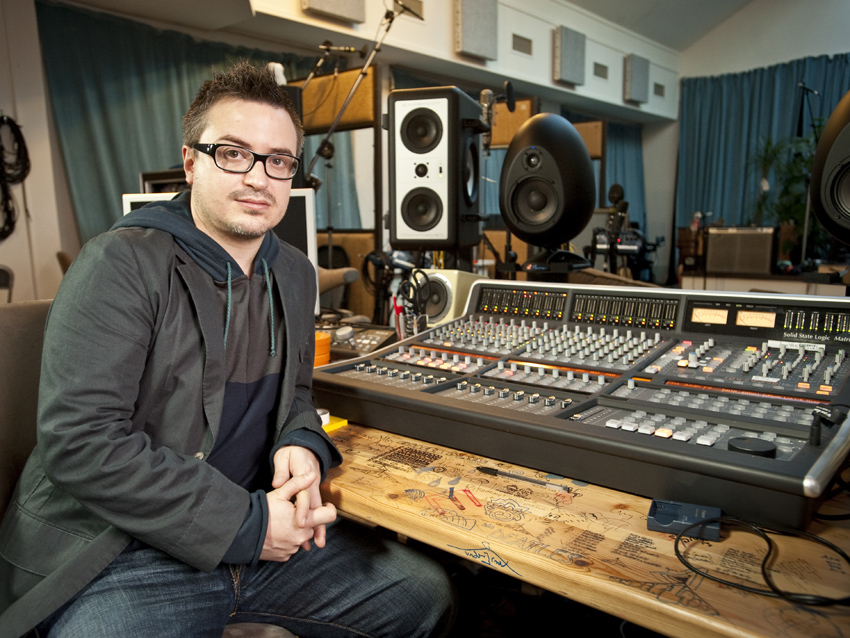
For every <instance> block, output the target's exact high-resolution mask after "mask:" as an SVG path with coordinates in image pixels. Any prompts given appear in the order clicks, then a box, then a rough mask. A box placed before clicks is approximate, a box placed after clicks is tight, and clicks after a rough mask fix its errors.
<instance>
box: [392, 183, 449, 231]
mask: <svg viewBox="0 0 850 638" xmlns="http://www.w3.org/2000/svg"><path fill="white" fill-rule="evenodd" d="M442 216H443V204H442V202H441V201H440V197H439V196H438V195H437V193H435V192H434V191H432V190H431V189H430V188H414V189H413V190H412V191H410V192H409V193H407V195H406V196H405V198H404V200H403V201H402V202H401V217H402V219H403V220H404V222H405V223H406V224H407V225H408V226H410V227H411V228H413V229H414V230H416V231H419V232H424V231H427V230H431V229H432V228H434V226H436V225H437V224H438V223H439V222H440V218H441V217H442Z"/></svg>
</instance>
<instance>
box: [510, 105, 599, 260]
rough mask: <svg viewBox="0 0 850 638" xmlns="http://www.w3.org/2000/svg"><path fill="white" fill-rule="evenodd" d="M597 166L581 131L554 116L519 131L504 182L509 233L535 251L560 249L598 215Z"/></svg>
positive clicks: (537, 118) (547, 115) (538, 119)
mask: <svg viewBox="0 0 850 638" xmlns="http://www.w3.org/2000/svg"><path fill="white" fill-rule="evenodd" d="M595 191H596V182H595V179H594V177H593V165H592V163H591V161H590V154H589V153H588V151H587V146H586V145H585V143H584V140H582V138H581V135H579V133H578V131H577V130H576V128H575V127H574V126H573V125H572V124H570V123H569V122H568V121H567V120H566V119H565V118H563V117H561V116H560V115H555V114H553V113H538V114H537V115H535V116H533V117H531V118H529V119H528V120H526V121H525V123H523V124H522V126H520V127H519V130H518V131H517V133H516V135H514V138H513V140H511V143H510V145H509V146H508V152H507V153H506V155H505V160H504V163H503V164H502V173H501V177H500V179H499V209H500V210H501V211H502V219H503V220H504V222H505V225H506V226H507V227H508V229H509V230H510V231H511V232H513V234H514V235H516V236H517V237H518V238H519V239H521V240H523V241H524V242H526V243H529V244H531V245H533V246H542V247H544V248H549V247H557V246H559V245H561V244H565V243H567V242H568V241H569V240H570V239H572V238H573V237H575V236H576V235H578V234H579V233H580V232H581V231H582V230H583V229H584V227H585V226H587V223H588V222H589V221H590V217H591V215H592V214H593V205H594V201H595V197H596V192H595Z"/></svg>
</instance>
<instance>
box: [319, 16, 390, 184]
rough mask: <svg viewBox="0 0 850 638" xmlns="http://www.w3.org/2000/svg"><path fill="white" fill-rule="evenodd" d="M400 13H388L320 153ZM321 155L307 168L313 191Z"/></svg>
mask: <svg viewBox="0 0 850 638" xmlns="http://www.w3.org/2000/svg"><path fill="white" fill-rule="evenodd" d="M398 15H399V14H398V13H395V12H393V11H387V13H386V15H385V16H384V21H383V23H382V24H381V26H382V27H384V32H383V33H382V34H381V36H380V37H379V38H378V39H377V40H376V41H375V46H374V47H372V50H371V51H370V52H369V56H368V57H367V58H366V62H365V63H364V64H363V68H362V69H361V70H360V73H359V74H358V75H357V78H356V79H355V80H354V84H352V86H351V90H350V91H349V92H348V96H347V97H346V98H345V102H343V103H342V106H341V107H340V109H339V113H337V116H336V119H334V121H333V122H332V123H331V125H330V128H329V129H328V132H327V133H326V134H325V137H324V138H323V139H322V141H321V143H320V144H319V151H321V150H322V148H324V146H325V144H327V143H328V141H329V140H330V137H331V135H333V133H334V131H335V130H336V127H337V126H338V125H339V122H340V120H341V119H342V116H343V114H345V109H347V108H348V105H349V104H350V103H351V100H352V99H353V98H354V94H355V93H356V92H357V87H359V86H360V83H361V82H362V81H363V78H364V77H365V76H366V73H367V72H368V70H369V67H370V66H371V65H372V60H374V59H375V56H376V55H377V54H378V51H380V49H381V44H383V42H384V38H386V37H387V34H388V33H389V32H390V27H392V25H393V20H395V19H396V17H397V16H398ZM319 155H320V153H319V152H317V153H316V154H315V155H314V156H313V159H312V161H311V162H310V165H309V166H308V167H307V172H306V175H307V178H306V179H307V183H308V184H309V185H310V187H311V188H312V189H313V190H318V189H319V187H320V186H321V185H322V182H321V180H319V178H318V177H316V176H315V175H314V174H313V169H314V168H315V166H316V162H318V161H319Z"/></svg>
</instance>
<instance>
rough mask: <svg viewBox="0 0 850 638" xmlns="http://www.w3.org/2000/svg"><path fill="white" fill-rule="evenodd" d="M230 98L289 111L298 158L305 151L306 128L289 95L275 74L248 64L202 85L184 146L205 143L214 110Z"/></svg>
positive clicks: (188, 119) (185, 131)
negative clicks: (210, 115) (209, 118)
mask: <svg viewBox="0 0 850 638" xmlns="http://www.w3.org/2000/svg"><path fill="white" fill-rule="evenodd" d="M226 98H235V99H239V100H248V101H249V102H260V103H261V104H269V105H270V106H273V107H275V108H279V109H283V110H285V111H286V112H287V113H289V116H290V117H291V118H292V123H293V124H295V132H296V134H297V135H298V148H297V149H296V153H295V154H296V155H300V154H301V149H302V148H303V147H304V127H303V126H302V124H301V118H300V117H298V112H297V111H296V110H295V106H294V105H293V103H292V100H291V99H290V98H289V95H288V94H287V93H286V91H285V90H284V89H282V88H281V87H280V86H279V85H278V83H277V81H276V80H275V77H274V73H273V72H272V71H271V70H269V69H268V68H267V67H261V68H258V67H255V66H253V65H251V64H250V63H248V62H246V61H244V60H243V61H240V62H237V63H236V64H234V65H233V66H232V67H231V68H230V69H229V70H228V71H227V72H225V73H215V74H214V75H213V79H212V80H207V81H206V82H204V83H203V85H201V88H200V90H199V91H198V94H197V95H196V96H195V99H194V100H193V101H192V104H191V106H189V110H188V111H186V115H184V116H183V144H185V145H186V146H189V147H191V146H192V145H193V144H197V143H199V142H200V141H201V139H200V137H201V133H203V131H204V129H205V128H206V127H207V114H208V113H209V110H210V108H211V107H212V106H213V105H214V104H215V103H216V102H218V101H219V100H222V99H226Z"/></svg>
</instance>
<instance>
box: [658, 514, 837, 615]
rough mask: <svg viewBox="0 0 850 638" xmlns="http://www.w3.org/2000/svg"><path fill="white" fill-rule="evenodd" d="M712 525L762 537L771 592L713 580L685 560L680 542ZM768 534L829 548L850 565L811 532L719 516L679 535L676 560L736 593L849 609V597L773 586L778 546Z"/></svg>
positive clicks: (763, 568) (765, 573) (764, 571)
mask: <svg viewBox="0 0 850 638" xmlns="http://www.w3.org/2000/svg"><path fill="white" fill-rule="evenodd" d="M709 523H722V524H724V525H737V526H738V527H742V528H744V529H745V530H746V531H749V532H752V533H753V534H756V535H757V536H760V537H761V538H762V539H763V540H764V542H765V543H766V544H767V553H766V554H765V556H764V558H763V559H762V562H761V574H762V578H764V582H765V583H766V584H767V586H768V587H769V589H761V588H758V587H750V586H749V585H742V584H740V583H736V582H733V581H730V580H726V579H724V578H719V577H717V576H712V575H711V574H709V573H708V572H705V571H703V570H701V569H698V568H697V567H694V566H693V565H692V564H691V563H690V562H689V561H688V560H687V559H685V557H684V555H683V553H682V552H681V550H680V549H679V542H680V541H681V540H682V537H683V536H685V535H686V534H687V532H688V531H690V530H692V529H693V528H695V527H702V526H704V525H708V524H709ZM767 532H771V533H773V534H778V535H782V536H795V537H797V538H805V539H808V540H810V541H812V542H815V543H818V544H820V545H824V546H825V547H828V548H829V549H831V550H832V551H833V552H835V553H836V554H838V555H839V556H840V557H841V558H843V559H844V561H845V562H847V563H848V564H850V556H848V555H847V554H846V553H845V552H844V550H842V549H841V548H840V547H838V546H837V545H834V544H833V543H831V542H829V541H828V540H826V539H823V538H821V537H820V536H816V535H814V534H810V533H809V532H803V531H798V530H791V529H783V528H770V527H764V528H760V527H757V526H756V525H753V524H752V523H748V522H747V521H743V520H741V519H738V518H732V517H730V516H718V517H715V518H707V519H705V520H702V521H699V522H697V523H694V524H693V525H688V526H687V527H686V528H685V529H683V530H682V531H681V532H679V533H678V534H677V535H676V540H675V542H674V543H673V551H674V552H676V558H678V559H679V562H681V563H682V564H683V565H684V566H685V567H687V568H688V569H689V570H691V571H692V572H694V573H695V574H699V575H700V576H703V577H704V578H708V579H709V580H713V581H714V582H717V583H720V584H722V585H725V586H727V587H731V588H733V589H740V590H741V591H746V592H749V593H751V594H759V595H761V596H768V597H771V598H782V599H783V600H786V601H788V602H790V603H793V604H795V605H810V606H819V607H826V606H830V605H841V606H844V607H847V606H850V596H846V597H844V598H828V597H826V596H816V595H812V594H803V593H796V592H786V591H784V590H782V589H780V588H779V587H778V586H777V585H776V583H774V582H773V577H772V576H771V575H770V569H769V567H770V565H769V563H770V562H771V557H772V556H774V555H775V552H776V544H775V543H774V542H773V541H772V540H771V539H770V537H769V536H768V535H767Z"/></svg>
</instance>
